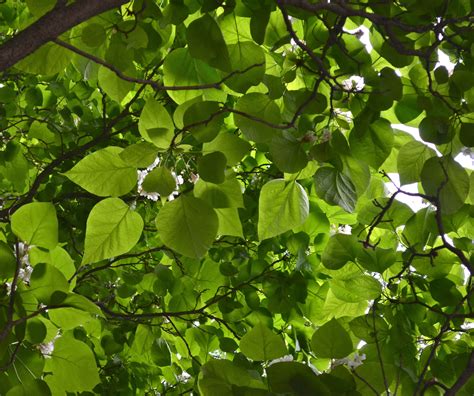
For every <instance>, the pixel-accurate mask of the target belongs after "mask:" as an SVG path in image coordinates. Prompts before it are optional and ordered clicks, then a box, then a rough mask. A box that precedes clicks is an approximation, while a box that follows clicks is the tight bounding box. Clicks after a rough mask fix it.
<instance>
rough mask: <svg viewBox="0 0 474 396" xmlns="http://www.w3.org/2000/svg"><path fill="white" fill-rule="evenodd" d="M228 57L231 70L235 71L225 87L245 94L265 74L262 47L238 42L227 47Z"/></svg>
mask: <svg viewBox="0 0 474 396" xmlns="http://www.w3.org/2000/svg"><path fill="white" fill-rule="evenodd" d="M229 56H230V62H231V64H232V70H237V71H239V73H236V74H235V75H234V76H232V77H231V78H228V79H227V80H226V81H225V85H227V86H228V87H229V88H231V89H233V90H234V91H237V92H241V93H245V92H247V90H248V89H249V88H250V87H251V86H253V85H258V84H259V83H261V82H262V80H263V76H264V74H265V53H264V52H263V49H262V47H260V46H258V45H256V44H254V43H253V42H251V41H240V42H238V43H237V44H232V45H229Z"/></svg>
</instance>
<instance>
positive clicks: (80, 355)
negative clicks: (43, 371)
mask: <svg viewBox="0 0 474 396" xmlns="http://www.w3.org/2000/svg"><path fill="white" fill-rule="evenodd" d="M48 366H49V370H48V371H51V372H52V376H48V377H47V378H46V382H47V383H48V385H49V386H50V388H51V389H52V393H53V394H60V393H63V394H64V393H65V391H66V390H67V391H68V392H90V391H92V389H94V387H95V386H96V385H97V384H98V383H99V382H100V378H99V374H98V372H97V364H96V361H95V359H94V354H93V353H92V351H91V349H90V348H89V347H88V346H87V345H86V344H85V343H83V342H82V341H78V340H76V339H74V338H73V337H71V336H67V335H65V336H62V337H60V338H59V339H58V340H56V342H55V344H54V351H53V353H52V356H51V359H49V360H48Z"/></svg>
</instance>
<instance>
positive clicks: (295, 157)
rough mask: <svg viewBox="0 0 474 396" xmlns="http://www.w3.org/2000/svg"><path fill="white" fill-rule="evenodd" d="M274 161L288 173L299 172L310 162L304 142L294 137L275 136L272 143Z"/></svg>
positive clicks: (271, 149)
mask: <svg viewBox="0 0 474 396" xmlns="http://www.w3.org/2000/svg"><path fill="white" fill-rule="evenodd" d="M270 153H271V155H272V159H273V162H274V163H275V165H276V166H278V168H279V169H280V170H281V171H283V172H286V173H297V172H299V171H300V170H302V169H303V168H304V167H305V166H306V165H307V164H308V156H307V155H306V152H305V150H304V149H303V144H302V142H299V141H298V140H296V139H295V138H293V137H286V136H275V137H274V138H273V140H272V142H271V144H270Z"/></svg>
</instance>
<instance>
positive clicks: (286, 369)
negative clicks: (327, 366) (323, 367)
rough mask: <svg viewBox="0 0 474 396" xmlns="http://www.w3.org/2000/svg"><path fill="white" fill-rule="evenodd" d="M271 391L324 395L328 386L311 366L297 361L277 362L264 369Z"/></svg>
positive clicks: (285, 393) (286, 393)
mask: <svg viewBox="0 0 474 396" xmlns="http://www.w3.org/2000/svg"><path fill="white" fill-rule="evenodd" d="M266 372H267V376H268V384H269V386H270V389H271V390H272V392H275V393H276V394H284V395H326V394H330V393H329V390H328V388H327V387H326V386H325V385H324V384H323V383H322V382H321V380H320V378H319V377H318V376H317V375H316V373H315V372H314V371H313V370H311V368H310V367H309V366H308V365H306V364H303V363H299V362H279V363H274V364H272V365H271V366H269V367H268V368H267V370H266Z"/></svg>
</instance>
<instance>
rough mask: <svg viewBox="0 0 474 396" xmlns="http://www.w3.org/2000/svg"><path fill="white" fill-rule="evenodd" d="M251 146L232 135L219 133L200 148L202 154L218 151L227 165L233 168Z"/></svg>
mask: <svg viewBox="0 0 474 396" xmlns="http://www.w3.org/2000/svg"><path fill="white" fill-rule="evenodd" d="M250 149H251V146H250V144H249V143H248V142H246V141H245V140H243V139H241V138H239V137H238V136H236V135H234V134H232V133H220V134H219V135H217V137H216V138H215V139H214V140H212V141H210V142H208V143H205V144H204V145H203V147H202V151H203V153H206V154H207V153H212V152H213V151H220V152H221V153H223V154H224V155H225V156H226V158H227V165H229V166H234V165H235V164H237V163H238V162H239V161H240V160H241V159H242V158H243V157H244V156H245V155H246V154H248V153H249V152H250Z"/></svg>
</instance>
